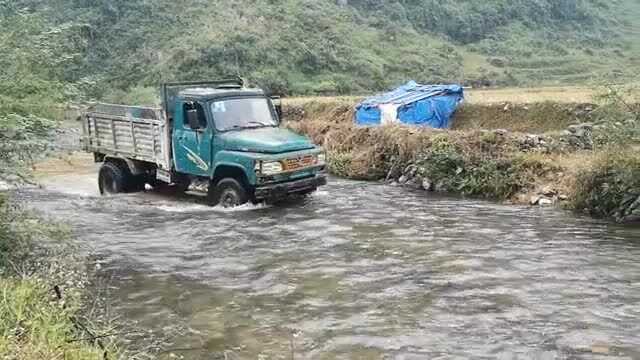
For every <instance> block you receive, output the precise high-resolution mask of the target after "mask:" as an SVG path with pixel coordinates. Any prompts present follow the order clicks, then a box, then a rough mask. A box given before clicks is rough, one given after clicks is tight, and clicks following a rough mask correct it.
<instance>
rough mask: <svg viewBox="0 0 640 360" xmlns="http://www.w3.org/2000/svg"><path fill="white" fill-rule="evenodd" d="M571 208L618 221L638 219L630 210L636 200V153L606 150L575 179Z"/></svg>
mask: <svg viewBox="0 0 640 360" xmlns="http://www.w3.org/2000/svg"><path fill="white" fill-rule="evenodd" d="M572 199H573V207H574V208H575V209H577V210H579V211H584V212H586V213H589V214H591V215H594V216H599V217H612V218H614V219H616V220H618V221H623V220H625V217H628V216H633V215H636V214H637V215H640V208H637V209H636V208H631V207H632V205H634V204H633V203H634V202H636V201H637V200H638V199H640V154H638V152H637V150H635V151H634V150H633V149H632V150H627V151H619V150H610V151H606V152H604V153H603V154H601V155H600V156H598V157H597V158H596V159H595V161H594V162H593V163H592V164H591V165H590V166H588V167H586V168H584V169H583V170H582V171H580V172H579V173H578V175H577V178H576V181H575V185H574V189H573V196H572Z"/></svg>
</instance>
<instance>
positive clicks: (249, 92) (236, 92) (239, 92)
mask: <svg viewBox="0 0 640 360" xmlns="http://www.w3.org/2000/svg"><path fill="white" fill-rule="evenodd" d="M178 94H179V96H180V97H184V98H197V99H205V100H211V99H215V98H221V97H233V96H264V91H262V90H261V89H252V88H245V87H217V88H213V87H192V88H187V89H183V90H181V91H180V92H179V93H178Z"/></svg>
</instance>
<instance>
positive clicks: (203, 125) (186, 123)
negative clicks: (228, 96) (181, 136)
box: [182, 101, 207, 129]
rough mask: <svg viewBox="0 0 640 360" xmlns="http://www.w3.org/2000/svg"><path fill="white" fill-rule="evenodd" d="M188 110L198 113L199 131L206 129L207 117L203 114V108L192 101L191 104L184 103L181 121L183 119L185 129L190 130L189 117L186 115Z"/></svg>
mask: <svg viewBox="0 0 640 360" xmlns="http://www.w3.org/2000/svg"><path fill="white" fill-rule="evenodd" d="M189 110H196V111H197V112H198V122H199V123H200V126H199V128H200V129H204V128H206V127H207V117H206V116H205V113H204V107H202V105H200V104H199V103H197V102H193V101H192V102H186V103H184V115H183V117H182V119H183V125H184V127H185V129H191V127H190V126H189V117H188V115H187V112H188V111H189Z"/></svg>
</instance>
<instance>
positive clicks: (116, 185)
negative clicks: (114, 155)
mask: <svg viewBox="0 0 640 360" xmlns="http://www.w3.org/2000/svg"><path fill="white" fill-rule="evenodd" d="M128 177H129V176H128V172H127V171H125V170H124V169H122V168H121V167H120V166H118V165H117V164H115V163H113V162H106V163H104V164H102V167H100V173H99V174H98V188H99V189H100V194H101V195H112V194H118V193H123V192H126V191H127V180H128Z"/></svg>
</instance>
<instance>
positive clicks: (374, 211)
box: [16, 173, 640, 359]
mask: <svg viewBox="0 0 640 360" xmlns="http://www.w3.org/2000/svg"><path fill="white" fill-rule="evenodd" d="M44 184H45V186H44V188H43V189H31V190H24V191H21V192H19V193H17V194H16V196H17V197H18V198H19V199H21V200H22V201H24V202H25V203H26V204H27V205H28V206H30V207H32V208H34V209H37V210H39V211H41V212H42V213H44V214H46V215H49V216H52V217H53V218H55V219H58V220H63V221H65V222H67V223H69V224H70V225H71V227H72V229H73V231H74V233H75V234H77V238H78V239H79V241H81V243H82V245H84V246H85V247H86V248H87V249H91V252H93V253H95V254H97V256H98V258H99V259H100V266H101V270H100V273H101V276H103V277H104V278H105V279H108V280H109V283H110V285H111V287H112V289H111V292H110V302H111V303H112V304H113V309H112V310H113V311H115V312H116V313H117V314H120V315H121V316H123V317H124V318H126V319H128V320H132V321H136V322H137V323H138V324H139V325H140V326H142V327H143V328H147V329H150V330H151V331H153V332H155V333H157V334H160V335H169V334H172V335H171V344H170V346H169V347H168V349H166V351H165V352H163V353H162V354H161V355H160V357H161V358H171V356H178V357H180V356H182V357H183V358H185V359H218V358H219V359H292V358H293V359H452V358H460V359H463V358H476V359H477V358H486V359H489V358H499V359H530V358H534V359H565V358H571V359H601V358H602V359H636V358H640V335H639V334H640V261H639V259H640V229H639V228H637V227H623V226H619V225H615V224H610V223H606V222H600V221H597V220H593V219H590V218H585V217H577V216H575V215H573V214H571V213H569V212H566V211H562V210H558V209H548V208H534V207H520V206H506V205H500V204H495V203H491V202H485V201H479V200H468V199H460V198H451V197H441V196H433V195H431V194H427V193H424V192H420V193H413V192H410V191H407V190H406V189H401V188H396V187H391V186H385V185H379V184H372V183H366V182H355V181H347V180H340V179H331V181H330V184H329V185H328V186H326V187H323V188H322V189H321V190H320V191H318V192H317V193H315V194H314V195H312V196H311V197H309V198H306V199H304V200H299V201H295V202H291V203H289V204H282V205H279V206H266V205H258V206H245V207H242V208H239V209H234V210H223V209H218V208H210V207H207V206H205V205H203V204H201V202H200V201H199V199H198V197H195V196H185V197H175V196H168V195H163V194H156V193H150V192H147V193H140V194H131V195H123V196H114V197H100V196H98V194H97V189H96V188H97V186H96V179H95V174H93V173H87V174H84V175H57V176H52V177H49V178H47V179H46V180H45V181H44ZM176 329H180V331H176Z"/></svg>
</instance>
